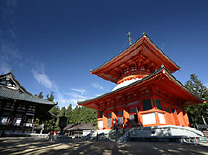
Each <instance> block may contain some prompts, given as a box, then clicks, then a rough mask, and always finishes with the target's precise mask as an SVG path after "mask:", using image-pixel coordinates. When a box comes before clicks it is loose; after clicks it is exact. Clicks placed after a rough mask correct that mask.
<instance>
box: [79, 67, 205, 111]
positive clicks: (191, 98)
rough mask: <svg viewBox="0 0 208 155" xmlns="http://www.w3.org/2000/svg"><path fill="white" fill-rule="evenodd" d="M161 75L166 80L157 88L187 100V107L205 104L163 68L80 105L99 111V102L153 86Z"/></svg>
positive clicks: (162, 80) (159, 82) (81, 102)
mask: <svg viewBox="0 0 208 155" xmlns="http://www.w3.org/2000/svg"><path fill="white" fill-rule="evenodd" d="M159 75H164V79H161V78H160V79H159V80H158V81H157V83H156V84H157V86H158V87H160V88H162V89H163V90H166V89H167V88H168V89H167V90H166V91H170V92H171V93H172V94H176V95H177V96H178V97H179V98H182V99H183V100H186V103H185V106H187V105H193V104H198V103H203V102H204V100H203V99H201V98H200V97H198V96H196V95H195V94H193V93H192V92H190V91H189V90H188V89H187V88H186V87H184V86H183V85H182V83H181V82H180V81H178V80H176V78H175V77H174V76H173V75H171V74H170V73H169V71H168V70H167V69H165V68H164V67H163V66H162V67H161V68H159V69H158V70H156V71H155V72H154V73H152V74H150V75H148V76H146V77H145V78H143V79H142V80H139V81H136V82H133V83H131V84H130V85H127V86H125V87H122V88H120V89H117V90H115V91H112V92H109V93H106V94H103V95H101V96H98V97H96V98H93V99H89V100H85V101H78V105H82V106H86V107H89V108H93V109H98V107H97V105H96V104H97V103H98V102H99V101H101V100H105V99H107V98H108V97H110V96H112V95H116V94H121V93H127V92H128V91H130V90H131V89H134V88H135V87H139V88H142V86H144V85H146V84H152V82H154V81H155V80H156V79H157V77H158V76H159Z"/></svg>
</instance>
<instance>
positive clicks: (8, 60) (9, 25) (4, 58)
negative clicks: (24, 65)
mask: <svg viewBox="0 0 208 155" xmlns="http://www.w3.org/2000/svg"><path fill="white" fill-rule="evenodd" d="M16 6H17V1H16V0H7V1H6V3H5V4H4V5H3V6H2V8H1V14H2V18H1V19H0V22H2V25H1V27H0V74H4V73H7V72H9V70H10V69H11V68H12V67H11V65H12V62H13V61H15V60H16V59H21V56H20V54H19V50H18V48H17V47H16V45H15V42H16V34H15V29H16V28H15V25H14V23H15V22H14V17H15V16H14V13H15V8H16ZM5 23H6V25H5Z"/></svg>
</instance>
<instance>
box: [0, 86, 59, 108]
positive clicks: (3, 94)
mask: <svg viewBox="0 0 208 155" xmlns="http://www.w3.org/2000/svg"><path fill="white" fill-rule="evenodd" d="M0 99H11V100H18V101H27V102H33V103H39V104H47V105H56V103H54V102H50V101H48V100H45V99H42V98H39V97H37V96H33V95H30V94H27V93H21V92H18V91H14V90H11V89H8V88H4V87H0Z"/></svg>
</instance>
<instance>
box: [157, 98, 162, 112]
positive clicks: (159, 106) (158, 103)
mask: <svg viewBox="0 0 208 155" xmlns="http://www.w3.org/2000/svg"><path fill="white" fill-rule="evenodd" d="M156 104H157V108H158V109H159V110H162V106H161V103H160V100H159V99H156Z"/></svg>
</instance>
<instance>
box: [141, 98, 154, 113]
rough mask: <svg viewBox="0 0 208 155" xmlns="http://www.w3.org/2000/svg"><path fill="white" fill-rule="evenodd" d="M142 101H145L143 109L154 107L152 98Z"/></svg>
mask: <svg viewBox="0 0 208 155" xmlns="http://www.w3.org/2000/svg"><path fill="white" fill-rule="evenodd" d="M142 103H143V111H145V110H149V109H152V105H151V100H150V99H147V100H143V101H142Z"/></svg>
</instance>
